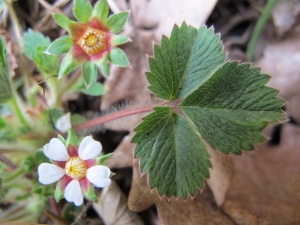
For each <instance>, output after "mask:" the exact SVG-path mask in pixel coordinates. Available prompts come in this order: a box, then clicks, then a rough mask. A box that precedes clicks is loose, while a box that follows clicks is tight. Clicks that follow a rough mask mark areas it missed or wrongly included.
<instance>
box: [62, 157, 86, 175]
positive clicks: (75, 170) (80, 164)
mask: <svg viewBox="0 0 300 225" xmlns="http://www.w3.org/2000/svg"><path fill="white" fill-rule="evenodd" d="M65 170H66V174H67V175H68V176H70V177H71V178H72V179H76V180H80V179H82V178H84V177H85V174H86V170H87V167H86V165H85V162H84V161H83V160H82V159H80V158H79V157H78V156H76V157H71V158H70V159H69V160H68V161H67V163H66V167H65Z"/></svg>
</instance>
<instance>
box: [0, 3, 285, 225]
mask: <svg viewBox="0 0 300 225" xmlns="http://www.w3.org/2000/svg"><path fill="white" fill-rule="evenodd" d="M73 13H74V16H75V18H76V19H77V20H78V22H76V21H73V20H70V19H69V18H67V17H66V16H65V15H62V14H54V15H53V18H54V20H55V21H56V23H57V24H58V25H59V26H61V27H62V28H64V29H66V30H67V31H68V33H69V36H64V37H61V38H59V39H57V40H54V41H53V42H52V43H51V41H50V39H49V38H47V37H44V36H43V35H42V34H40V33H37V32H34V31H31V30H28V31H27V32H26V33H25V35H24V37H23V42H24V45H23V48H24V53H25V55H26V56H27V57H28V58H29V59H30V60H32V61H33V62H34V63H35V65H36V67H37V69H38V70H39V72H40V73H41V75H42V78H43V83H44V84H45V90H46V93H44V91H43V92H42V95H43V96H44V99H42V100H43V101H44V104H42V103H41V98H40V96H41V91H40V87H39V86H38V85H36V84H35V83H33V84H30V85H27V89H25V94H24V96H25V97H24V98H26V99H25V101H24V100H23V99H22V98H20V96H19V95H18V94H17V93H16V83H15V81H14V80H13V79H12V78H11V76H10V74H9V66H8V63H7V58H6V53H5V44H4V41H3V39H2V38H1V39H0V90H1V93H0V103H1V104H2V107H1V119H0V127H1V131H0V137H1V138H2V139H1V140H0V153H5V155H7V156H6V158H5V160H6V163H2V164H1V167H0V172H1V179H2V183H0V185H2V195H0V198H1V197H2V199H3V200H4V201H5V200H9V201H15V199H16V198H15V199H14V200H12V199H11V198H12V197H11V196H13V195H9V194H7V193H9V192H10V191H12V190H14V189H16V185H15V184H16V183H15V182H17V180H16V179H18V182H23V181H24V182H23V186H21V185H20V187H18V188H17V189H21V190H22V195H23V196H22V198H19V200H21V201H23V202H26V201H27V202H28V201H29V199H30V201H31V203H36V204H37V202H39V204H40V205H42V206H41V207H38V208H39V210H36V211H35V212H40V210H41V209H42V208H43V207H45V204H46V198H47V197H48V196H55V199H56V200H57V201H59V200H60V199H62V198H63V197H65V198H66V200H67V201H70V202H74V203H75V204H76V205H81V204H82V203H83V194H84V195H85V196H86V197H88V198H90V199H91V200H93V201H97V197H96V196H95V194H94V191H93V187H105V186H107V185H109V184H110V175H111V173H110V169H109V168H107V167H105V166H104V165H101V164H103V163H104V161H105V159H107V158H109V156H110V155H106V156H102V157H100V158H97V157H98V155H99V153H100V151H101V144H100V143H99V142H96V141H95V140H93V139H92V138H91V137H90V136H87V137H85V138H83V140H82V142H81V144H79V142H78V140H77V137H76V136H75V134H74V132H73V130H72V128H69V132H68V133H69V134H68V138H67V141H66V140H65V139H64V138H63V137H62V136H58V138H55V136H57V133H60V134H62V135H63V134H64V133H65V132H66V130H67V129H68V127H69V126H72V127H73V129H74V130H75V131H78V130H83V129H85V128H89V127H92V126H96V125H99V124H100V123H105V122H108V121H109V120H112V119H118V118H120V117H126V116H128V115H132V114H136V113H142V112H143V113H144V112H149V114H148V115H147V116H146V117H144V118H143V120H142V122H141V123H140V124H139V125H137V126H136V128H135V132H136V133H135V135H134V137H133V138H132V142H133V143H135V144H136V148H135V151H134V157H135V158H139V159H140V170H141V172H142V173H145V172H147V173H148V181H149V186H150V188H157V190H158V193H159V194H160V195H161V196H166V197H167V198H170V197H172V196H175V197H181V198H188V197H189V196H193V195H195V194H196V192H197V189H199V188H203V187H204V183H205V179H209V176H210V175H209V169H210V168H211V162H210V155H209V153H208V150H207V148H208V146H210V147H211V148H213V149H215V150H216V151H220V152H222V153H225V154H229V153H231V154H241V152H242V151H243V150H244V151H250V150H253V149H254V145H255V144H259V143H262V142H263V141H264V140H265V137H264V136H263V135H262V134H261V131H262V130H263V129H264V128H265V127H266V126H267V124H268V123H276V122H280V121H283V120H284V115H283V112H282V110H281V107H282V105H283V103H284V102H283V100H282V99H279V98H277V97H276V96H277V94H278V91H276V90H275V89H272V88H270V87H267V86H265V85H266V83H267V82H268V81H269V79H270V77H269V76H268V75H265V74H260V70H259V69H258V68H255V67H252V66H251V65H250V64H246V63H242V64H240V63H238V62H237V61H227V60H226V53H225V52H224V50H223V46H222V43H221V41H220V36H219V35H217V34H214V30H213V29H211V28H209V29H208V28H206V27H205V26H202V27H200V28H199V29H196V28H194V27H191V26H188V25H187V24H186V23H183V24H181V25H180V26H177V25H175V26H174V28H173V30H172V33H171V35H170V37H169V38H168V37H165V36H163V37H162V39H161V43H160V44H159V45H155V46H154V56H153V57H151V58H150V59H149V65H150V72H148V73H147V74H146V77H147V79H148V82H149V84H150V86H149V88H150V90H151V91H152V93H153V94H154V95H155V96H156V97H157V98H159V99H161V100H162V103H161V104H158V105H157V106H155V107H153V105H150V106H143V107H140V108H136V109H127V110H124V111H120V112H116V113H114V114H113V115H107V116H103V117H100V118H96V119H94V120H91V121H85V119H84V117H83V116H82V115H79V116H78V115H77V116H76V115H71V116H70V114H64V113H63V111H62V98H63V96H65V95H67V94H70V93H71V94H72V93H76V92H83V93H85V94H90V95H94V96H99V95H102V94H104V89H103V87H102V85H101V83H100V82H96V80H97V77H98V75H99V74H98V70H97V68H99V69H100V70H101V72H102V74H104V75H109V73H110V71H109V66H108V62H110V63H112V64H116V65H118V66H124V67H126V66H128V65H129V62H128V60H127V58H126V56H125V54H124V52H123V51H122V50H121V49H119V48H117V47H116V46H117V45H121V44H124V43H126V42H128V41H129V39H128V38H127V37H124V36H121V35H117V33H118V32H120V31H121V30H122V28H123V26H124V25H125V23H126V21H127V19H128V15H129V14H128V13H127V12H122V13H119V14H116V15H111V16H109V17H108V13H109V9H108V5H107V2H106V0H99V1H98V2H97V3H96V4H95V5H94V7H92V6H91V4H90V3H89V2H87V1H85V0H75V1H74V8H73ZM107 17H108V18H107ZM61 54H65V55H64V58H63V59H62V61H61V62H60V60H59V58H58V57H57V56H58V55H61ZM80 65H82V66H81V69H80V70H78V71H79V72H77V73H76V72H75V73H74V72H73V73H72V71H73V70H75V69H76V68H77V67H79V66H80ZM24 73H25V72H24ZM67 74H72V76H71V78H70V77H68V76H66V75H67ZM81 74H82V76H80V75H81ZM25 109H26V110H25ZM75 117H76V122H77V123H78V121H81V122H82V123H81V124H79V125H76V124H75V123H74V121H75V119H74V118H75ZM78 118H80V119H78ZM48 142H49V144H47V143H48ZM96 153H97V154H96ZM95 157H96V159H93V158H95ZM5 160H2V161H3V162H4V161H5ZM10 163H11V164H10ZM99 164H100V165H99ZM12 165H13V166H12ZM15 167H16V168H15ZM37 168H38V169H37ZM93 168H94V169H93ZM95 168H96V169H95ZM10 170H13V171H14V172H12V173H10V172H8V171H10ZM37 171H38V173H37ZM25 173H31V174H33V177H35V178H34V179H33V180H32V178H30V179H28V176H27V177H25V176H24V174H25ZM38 180H39V182H38ZM56 181H58V183H57V185H56V189H55V191H54V186H53V185H50V186H44V185H42V184H52V183H55V182H56ZM28 189H30V190H31V192H30V194H28ZM4 190H5V191H4ZM4 192H5V193H6V194H3V193H4ZM31 193H35V194H36V196H39V197H40V199H39V200H38V201H33V200H32V197H31ZM77 193H79V194H77ZM5 196H9V197H5ZM29 197H31V198H29ZM41 199H42V200H41ZM36 200H37V199H36ZM18 204H19V203H18ZM40 205H39V206H40ZM23 208H26V207H25V206H24V204H23ZM35 209H36V207H35ZM26 210H29V209H28V208H27V209H26ZM37 217H38V213H37V214H35V215H34V216H33V218H31V219H32V220H36V219H37Z"/></svg>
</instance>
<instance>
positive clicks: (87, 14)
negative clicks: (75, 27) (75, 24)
mask: <svg viewBox="0 0 300 225" xmlns="http://www.w3.org/2000/svg"><path fill="white" fill-rule="evenodd" d="M92 10H93V8H92V5H91V3H90V2H87V1H86V0H75V1H74V8H73V13H74V16H75V17H76V19H77V20H78V21H79V22H81V23H84V24H86V23H88V21H89V19H90V18H91V15H92Z"/></svg>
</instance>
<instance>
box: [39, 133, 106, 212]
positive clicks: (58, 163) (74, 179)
mask: <svg viewBox="0 0 300 225" xmlns="http://www.w3.org/2000/svg"><path fill="white" fill-rule="evenodd" d="M75 137H76V136H75ZM76 140H77V139H76ZM101 150H102V146H101V144H100V142H98V141H95V140H94V139H93V138H92V137H91V136H87V137H85V138H84V139H83V140H82V142H81V143H80V145H79V147H78V146H75V145H71V144H70V145H69V146H65V144H64V143H63V142H62V141H61V140H59V139H58V138H52V139H51V140H50V142H49V144H46V145H45V146H44V154H45V155H46V156H47V157H48V158H49V159H51V161H52V163H53V164H50V163H42V164H41V165H40V166H39V167H38V174H39V181H40V182H41V183H42V184H51V183H54V182H56V181H58V183H57V186H56V190H55V198H56V200H57V201H59V200H60V199H61V198H62V197H63V196H64V197H65V199H66V200H67V201H69V202H74V203H75V205H77V206H79V205H82V203H83V194H85V195H86V196H87V197H88V198H91V199H92V200H94V201H97V199H95V197H96V196H95V195H94V192H93V187H92V185H91V184H93V185H94V186H96V187H100V188H104V187H107V186H109V185H110V184H111V180H110V178H109V177H110V174H111V172H110V169H109V168H108V167H106V166H102V165H97V160H96V159H94V158H95V157H96V156H98V155H99V153H100V152H101Z"/></svg>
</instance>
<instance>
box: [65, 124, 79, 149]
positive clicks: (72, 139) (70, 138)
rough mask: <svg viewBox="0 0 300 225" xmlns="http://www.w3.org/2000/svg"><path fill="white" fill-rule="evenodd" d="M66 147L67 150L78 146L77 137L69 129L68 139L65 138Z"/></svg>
mask: <svg viewBox="0 0 300 225" xmlns="http://www.w3.org/2000/svg"><path fill="white" fill-rule="evenodd" d="M66 146H67V148H68V147H69V146H79V142H78V139H77V136H76V134H75V132H74V131H73V129H72V128H71V127H70V128H69V129H68V138H67V142H66Z"/></svg>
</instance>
